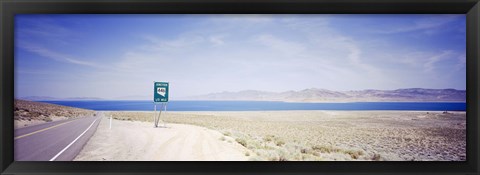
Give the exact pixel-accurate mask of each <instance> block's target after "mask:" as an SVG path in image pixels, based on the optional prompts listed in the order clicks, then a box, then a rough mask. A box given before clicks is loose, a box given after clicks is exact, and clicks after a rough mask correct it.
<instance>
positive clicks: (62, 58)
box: [16, 42, 103, 68]
mask: <svg viewBox="0 0 480 175" xmlns="http://www.w3.org/2000/svg"><path fill="white" fill-rule="evenodd" d="M16 46H18V47H19V48H22V49H25V50H27V51H29V52H32V53H35V54H37V55H40V56H42V57H45V58H48V59H52V60H55V61H59V62H64V63H70V64H75V65H80V66H87V67H93V68H103V66H101V65H99V64H96V63H94V62H88V61H83V60H84V59H78V58H75V57H74V56H71V55H67V54H63V53H59V52H55V51H52V50H49V49H47V48H44V47H41V46H38V45H35V44H29V43H25V42H21V43H17V45H16Z"/></svg>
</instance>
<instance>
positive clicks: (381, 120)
mask: <svg viewBox="0 0 480 175" xmlns="http://www.w3.org/2000/svg"><path fill="white" fill-rule="evenodd" d="M105 114H106V116H113V118H114V120H113V121H114V123H113V127H112V129H111V130H109V129H108V128H107V123H108V120H107V119H105V118H104V119H103V120H102V121H101V123H100V126H99V128H98V130H97V132H96V133H95V135H94V136H93V137H92V138H91V139H90V141H89V142H88V143H87V145H86V146H85V147H84V150H82V151H81V152H80V154H79V155H78V156H77V158H76V159H75V160H273V161H285V160H289V161H290V160H292V161H294V160H307V161H310V160H326V161H331V160H367V161H368V160H373V161H439V160H440V161H464V160H466V150H465V149H466V128H465V126H466V118H465V117H466V113H465V112H447V113H444V112H441V111H440V112H438V111H437V112H431V111H430V112H427V111H232V112H168V113H166V115H165V114H162V117H161V119H162V122H166V123H167V127H168V128H153V113H152V112H115V111H110V112H106V113H105ZM210 153H211V154H210Z"/></svg>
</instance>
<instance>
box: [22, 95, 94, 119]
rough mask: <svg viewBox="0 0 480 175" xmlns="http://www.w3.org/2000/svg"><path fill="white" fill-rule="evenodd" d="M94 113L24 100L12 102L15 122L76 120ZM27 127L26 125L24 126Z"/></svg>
mask: <svg viewBox="0 0 480 175" xmlns="http://www.w3.org/2000/svg"><path fill="white" fill-rule="evenodd" d="M94 114H95V111H92V110H86V109H80V108H72V107H67V106H61V105H54V104H49V103H42V102H33V101H26V100H17V99H16V100H15V102H14V120H15V121H16V122H19V121H24V122H26V123H28V121H33V120H35V121H41V122H51V121H53V118H76V117H84V116H92V115H94ZM25 125H27V124H25Z"/></svg>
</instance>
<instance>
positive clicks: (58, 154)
mask: <svg viewBox="0 0 480 175" xmlns="http://www.w3.org/2000/svg"><path fill="white" fill-rule="evenodd" d="M97 120H98V117H97V118H96V119H95V120H94V121H93V122H92V124H90V126H89V127H88V128H87V129H86V130H85V131H83V132H82V134H80V135H79V136H78V137H77V138H76V139H75V140H73V141H72V143H70V144H68V145H67V147H65V148H63V149H62V150H61V151H60V152H59V153H57V155H55V156H54V157H53V158H52V159H50V160H49V161H54V160H55V159H56V158H57V157H58V156H60V155H61V154H62V153H63V152H65V150H67V149H68V148H69V147H70V146H72V145H73V144H74V143H75V142H76V141H77V140H78V139H79V138H80V137H82V136H83V134H85V133H86V132H87V131H88V130H89V129H90V128H91V127H92V126H93V124H94V123H95V122H96V121H97Z"/></svg>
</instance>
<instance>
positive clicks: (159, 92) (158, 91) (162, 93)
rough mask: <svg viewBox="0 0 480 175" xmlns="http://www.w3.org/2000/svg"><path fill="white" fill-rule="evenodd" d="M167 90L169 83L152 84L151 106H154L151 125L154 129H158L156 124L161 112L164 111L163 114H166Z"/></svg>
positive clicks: (164, 123)
mask: <svg viewBox="0 0 480 175" xmlns="http://www.w3.org/2000/svg"><path fill="white" fill-rule="evenodd" d="M168 90H169V83H168V82H155V81H154V82H153V105H154V112H153V123H154V125H153V126H154V127H155V128H156V127H158V122H159V121H160V116H161V114H162V110H164V109H165V113H166V112H167V103H168V96H169V94H168ZM158 103H161V104H162V106H161V107H160V110H159V112H158V116H157V104H158ZM163 126H164V127H166V122H165V121H163Z"/></svg>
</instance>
